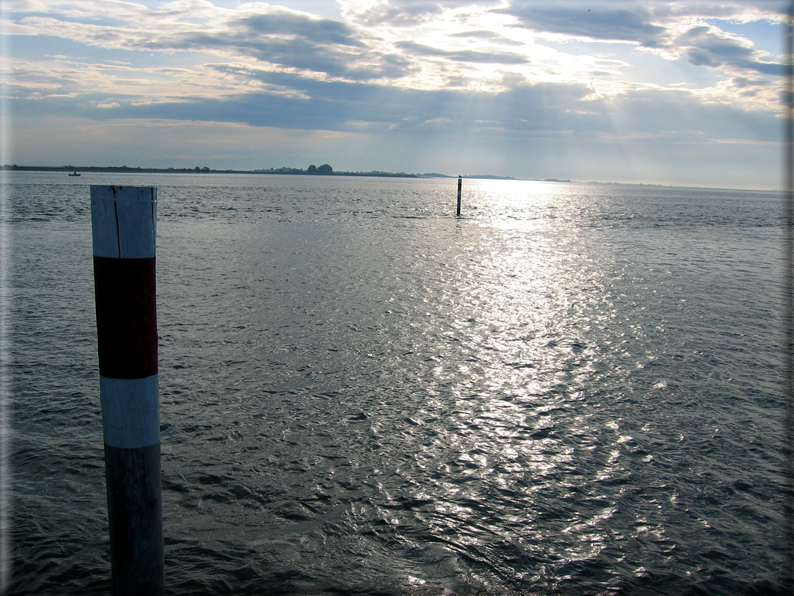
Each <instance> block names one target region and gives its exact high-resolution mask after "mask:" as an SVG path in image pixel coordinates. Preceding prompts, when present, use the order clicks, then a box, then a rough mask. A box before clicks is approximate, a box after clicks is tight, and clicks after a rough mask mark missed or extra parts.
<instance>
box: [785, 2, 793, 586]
mask: <svg viewBox="0 0 794 596" xmlns="http://www.w3.org/2000/svg"><path fill="white" fill-rule="evenodd" d="M793 26H794V2H792V3H791V4H790V5H789V9H788V15H787V18H786V28H785V31H786V35H785V37H786V44H785V52H786V76H785V93H784V98H785V100H784V103H785V110H786V112H785V118H784V122H785V128H786V132H785V151H784V160H785V163H784V171H785V174H784V175H785V200H784V203H785V207H784V211H785V218H784V226H783V227H784V242H785V255H784V266H785V272H784V292H785V295H784V318H785V356H784V358H785V364H784V374H785V381H784V384H785V399H786V415H785V425H786V428H785V429H784V441H785V450H786V453H785V456H786V457H785V461H786V464H785V465H786V471H785V478H784V482H785V533H786V535H785V540H786V544H785V547H786V568H785V570H784V578H783V581H784V582H785V584H786V585H787V586H790V585H791V582H792V579H793V578H794V103H793V102H792V96H794V32H793V31H792V27H793Z"/></svg>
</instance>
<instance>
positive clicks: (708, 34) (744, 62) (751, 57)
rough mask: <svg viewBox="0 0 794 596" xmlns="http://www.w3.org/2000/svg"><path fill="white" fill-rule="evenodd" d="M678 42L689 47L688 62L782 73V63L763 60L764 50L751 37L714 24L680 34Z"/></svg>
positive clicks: (716, 66) (687, 51)
mask: <svg viewBox="0 0 794 596" xmlns="http://www.w3.org/2000/svg"><path fill="white" fill-rule="evenodd" d="M676 43H677V44H678V45H679V46H681V47H683V48H686V54H687V57H688V59H689V62H690V63H691V64H694V65H696V66H709V67H712V68H719V69H724V70H726V71H731V72H745V71H755V72H758V73H761V74H768V75H782V74H783V64H781V63H779V62H772V61H768V60H764V57H765V55H764V53H763V52H760V51H758V50H756V49H755V48H754V47H753V45H752V44H751V43H749V42H748V40H745V39H741V38H738V37H736V36H729V35H726V34H724V33H722V32H721V31H719V29H717V28H716V27H713V26H707V25H701V26H696V27H692V28H691V29H688V30H687V31H685V32H684V33H683V34H682V35H680V36H678V37H677V39H676Z"/></svg>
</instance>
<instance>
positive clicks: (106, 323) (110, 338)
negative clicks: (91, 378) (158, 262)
mask: <svg viewBox="0 0 794 596" xmlns="http://www.w3.org/2000/svg"><path fill="white" fill-rule="evenodd" d="M94 284H95V285H94V291H95V293H96V318H97V336H98V344H99V346H98V349H99V374H100V375H102V376H103V377H107V378H110V379H143V378H146V377H150V376H152V375H155V374H157V372H158V368H157V295H156V282H155V260H154V258H153V257H152V258H150V259H116V258H110V257H94Z"/></svg>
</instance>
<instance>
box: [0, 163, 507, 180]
mask: <svg viewBox="0 0 794 596" xmlns="http://www.w3.org/2000/svg"><path fill="white" fill-rule="evenodd" d="M0 170H4V171H8V172H69V173H71V172H78V173H91V172H98V173H113V174H125V173H126V174H274V175H278V176H360V177H364V176H370V177H375V178H457V176H448V175H446V174H438V173H435V172H433V173H426V174H406V173H405V172H382V171H379V170H375V171H372V172H344V171H338V172H337V171H330V172H310V171H308V170H301V169H299V168H269V169H259V170H231V169H229V170H214V169H211V168H208V167H203V168H200V167H198V166H196V167H195V168H141V167H128V166H19V165H16V164H14V165H3V166H0ZM461 178H467V179H483V180H518V179H517V178H513V177H511V176H490V175H474V176H472V175H467V176H461Z"/></svg>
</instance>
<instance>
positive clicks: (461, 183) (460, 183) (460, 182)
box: [457, 176, 463, 217]
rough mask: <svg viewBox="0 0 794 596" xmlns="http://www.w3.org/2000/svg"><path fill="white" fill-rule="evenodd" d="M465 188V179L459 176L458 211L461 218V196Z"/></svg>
mask: <svg viewBox="0 0 794 596" xmlns="http://www.w3.org/2000/svg"><path fill="white" fill-rule="evenodd" d="M462 187H463V178H461V177H460V176H458V211H457V216H458V217H460V195H461V188H462Z"/></svg>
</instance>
